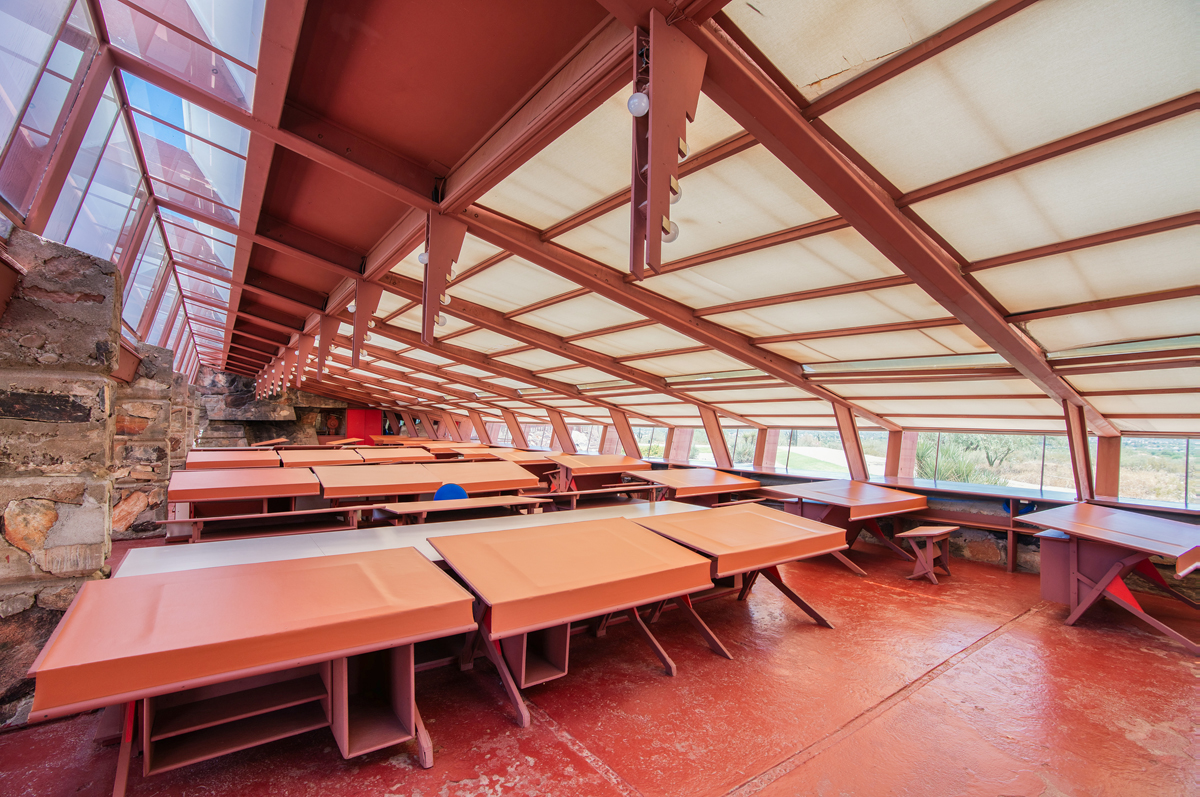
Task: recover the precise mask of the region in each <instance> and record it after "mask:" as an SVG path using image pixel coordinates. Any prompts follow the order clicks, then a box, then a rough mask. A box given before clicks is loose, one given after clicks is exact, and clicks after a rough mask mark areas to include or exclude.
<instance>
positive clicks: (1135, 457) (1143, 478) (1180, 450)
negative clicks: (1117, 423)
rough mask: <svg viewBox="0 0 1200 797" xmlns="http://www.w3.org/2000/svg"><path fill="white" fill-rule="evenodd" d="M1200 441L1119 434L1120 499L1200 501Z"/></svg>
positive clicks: (1178, 501) (1179, 502) (1175, 501)
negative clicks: (1199, 482)
mask: <svg viewBox="0 0 1200 797" xmlns="http://www.w3.org/2000/svg"><path fill="white" fill-rule="evenodd" d="M1198 481H1200V440H1192V439H1180V438H1171V437H1122V438H1121V483H1120V488H1119V490H1118V492H1119V493H1120V497H1121V498H1134V499H1141V500H1145V501H1170V502H1172V503H1178V504H1182V503H1185V501H1186V502H1196V501H1200V484H1198V483H1197V482H1198Z"/></svg>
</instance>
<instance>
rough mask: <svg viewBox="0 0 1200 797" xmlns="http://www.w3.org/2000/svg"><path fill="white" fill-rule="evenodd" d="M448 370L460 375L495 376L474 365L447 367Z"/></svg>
mask: <svg viewBox="0 0 1200 797" xmlns="http://www.w3.org/2000/svg"><path fill="white" fill-rule="evenodd" d="M446 370H447V371H453V372H454V373H458V374H465V375H467V376H481V377H486V376H493V374H492V372H491V371H485V370H483V369H482V368H476V367H475V366H473V365H447V366H446ZM447 387H449V386H447Z"/></svg>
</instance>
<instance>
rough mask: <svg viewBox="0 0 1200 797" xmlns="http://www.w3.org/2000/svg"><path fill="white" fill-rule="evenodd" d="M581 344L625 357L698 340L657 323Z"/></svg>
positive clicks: (684, 345)
mask: <svg viewBox="0 0 1200 797" xmlns="http://www.w3.org/2000/svg"><path fill="white" fill-rule="evenodd" d="M579 345H580V346H582V347H584V348H586V349H592V350H593V351H598V352H601V353H602V354H607V355H610V356H612V357H623V356H628V355H631V354H649V353H651V352H656V351H669V350H671V349H684V348H688V347H690V346H695V345H697V344H696V341H694V340H692V339H691V338H689V337H688V336H687V335H683V334H680V333H678V332H676V331H675V330H673V329H669V328H667V327H664V326H663V325H661V324H656V325H654V326H650V327H639V328H638V329H630V330H626V331H625V332H614V333H612V334H611V335H600V336H598V337H594V338H584V339H583V340H581V341H579ZM738 367H740V366H738Z"/></svg>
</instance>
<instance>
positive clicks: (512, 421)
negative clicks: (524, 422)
mask: <svg viewBox="0 0 1200 797" xmlns="http://www.w3.org/2000/svg"><path fill="white" fill-rule="evenodd" d="M500 415H501V416H502V417H503V418H504V425H505V426H507V427H508V433H509V434H511V435H512V440H513V442H512V444H513V447H514V448H529V443H528V442H526V440H525V430H524V429H522V428H521V422H520V421H518V420H517V415H516V413H515V412H513V411H512V410H500Z"/></svg>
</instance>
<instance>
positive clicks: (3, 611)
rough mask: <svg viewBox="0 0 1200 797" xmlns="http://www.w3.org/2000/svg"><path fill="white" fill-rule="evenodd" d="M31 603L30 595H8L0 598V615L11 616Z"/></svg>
mask: <svg viewBox="0 0 1200 797" xmlns="http://www.w3.org/2000/svg"><path fill="white" fill-rule="evenodd" d="M32 605H33V596H32V595H9V596H8V597H7V598H0V617H12V616H13V615H14V614H20V613H21V612H23V611H25V610H26V609H28V608H29V607H30V606H32Z"/></svg>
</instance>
